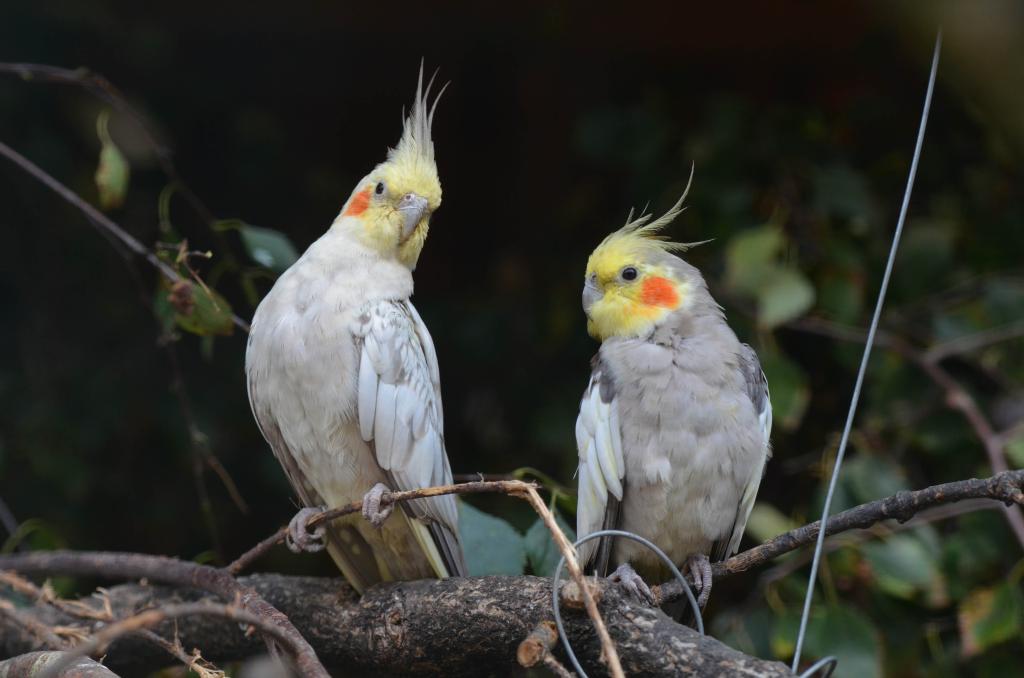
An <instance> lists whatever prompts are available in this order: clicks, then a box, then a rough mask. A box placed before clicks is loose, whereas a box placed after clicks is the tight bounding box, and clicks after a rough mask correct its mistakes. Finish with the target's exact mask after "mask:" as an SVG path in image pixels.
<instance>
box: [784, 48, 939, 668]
mask: <svg viewBox="0 0 1024 678" xmlns="http://www.w3.org/2000/svg"><path fill="white" fill-rule="evenodd" d="M941 48H942V29H941V28H940V29H939V31H938V33H937V34H936V36H935V50H934V52H933V53H932V70H931V74H930V75H929V76H928V90H927V92H926V93H925V95H924V108H923V110H922V111H921V123H920V126H919V127H918V130H917V144H916V145H915V146H914V159H913V160H912V161H911V162H910V176H908V177H907V189H906V191H904V193H903V206H902V207H901V208H900V217H899V220H898V221H897V222H896V232H895V233H894V234H893V236H892V247H891V248H890V249H889V260H888V261H887V262H886V264H885V274H884V275H883V276H882V287H881V288H880V289H879V290H878V300H877V301H876V302H875V314H874V316H872V318H871V327H870V329H868V338H867V343H865V344H864V355H863V356H862V357H861V360H860V370H859V371H858V372H857V382H856V383H855V384H854V387H853V398H852V400H851V401H850V409H849V411H848V412H847V414H846V426H845V427H844V428H843V437H842V439H841V440H840V441H839V450H838V451H837V452H836V462H835V467H834V468H833V469H832V479H831V480H830V481H829V484H828V494H827V495H825V506H824V508H823V509H822V511H821V529H819V530H818V541H817V543H816V544H815V546H814V560H813V561H812V563H811V576H810V578H809V580H808V582H807V595H806V597H805V598H804V612H803V615H802V616H801V617H800V632H799V634H798V635H797V637H796V650H795V651H794V652H793V672H794V673H795V672H796V669H797V667H798V666H799V665H800V652H801V650H803V645H804V635H805V634H806V633H807V620H808V619H809V617H810V614H811V601H812V600H813V599H814V584H815V582H816V581H817V579H818V565H819V563H820V561H821V552H822V546H824V544H825V523H826V522H827V521H828V516H829V512H830V511H831V509H832V496H833V495H834V494H835V491H836V482H837V481H838V480H839V468H840V467H841V466H842V465H843V455H845V454H846V443H847V441H848V440H849V438H850V429H851V428H852V427H853V417H854V415H855V414H856V413H857V402H858V401H859V400H860V390H861V386H862V385H863V384H864V373H865V372H866V371H867V367H868V359H869V358H870V357H871V347H872V345H873V344H874V342H875V331H876V330H877V329H878V319H879V318H880V317H881V315H882V306H883V305H884V303H885V292H886V290H887V289H888V288H889V278H890V276H891V275H892V268H893V262H894V261H895V259H896V249H897V248H898V247H899V244H900V236H901V235H902V234H903V224H904V223H905V222H906V219H907V208H908V207H909V205H910V194H911V192H912V191H913V190H914V178H915V177H916V176H917V163H918V161H919V160H920V158H921V146H922V145H923V144H924V130H925V127H927V125H928V111H929V109H931V105H932V92H933V91H934V90H935V74H936V73H937V72H938V70H939V51H940V50H941Z"/></svg>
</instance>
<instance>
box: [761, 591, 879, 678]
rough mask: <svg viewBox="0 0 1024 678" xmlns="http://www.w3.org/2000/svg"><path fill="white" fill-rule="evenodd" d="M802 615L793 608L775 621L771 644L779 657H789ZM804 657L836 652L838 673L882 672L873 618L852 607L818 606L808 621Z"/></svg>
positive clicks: (866, 676) (860, 677)
mask: <svg viewBox="0 0 1024 678" xmlns="http://www.w3.org/2000/svg"><path fill="white" fill-rule="evenodd" d="M799 624H800V617H799V615H798V614H797V613H796V612H791V613H789V614H787V615H786V616H785V617H783V618H781V619H780V620H779V621H778V623H776V624H775V628H774V630H773V633H772V639H771V646H772V651H773V652H774V653H775V656H776V657H779V658H780V659H781V658H786V657H790V656H792V654H793V651H794V642H795V639H796V634H797V629H798V628H799ZM804 649H805V654H804V657H803V661H804V662H805V663H809V662H810V661H811V659H812V658H820V657H825V656H827V655H835V656H836V658H837V659H838V660H839V665H838V668H837V670H836V675H839V676H858V678H869V677H874V676H881V675H882V644H881V642H880V640H879V637H878V631H877V629H875V627H874V626H873V625H872V624H871V621H870V620H869V619H868V618H867V617H865V616H864V615H863V614H862V613H861V612H860V611H858V610H856V609H854V608H852V607H839V606H836V605H830V606H828V607H823V608H817V609H815V610H814V611H813V612H812V613H811V617H810V619H809V620H808V622H807V635H806V636H805V638H804Z"/></svg>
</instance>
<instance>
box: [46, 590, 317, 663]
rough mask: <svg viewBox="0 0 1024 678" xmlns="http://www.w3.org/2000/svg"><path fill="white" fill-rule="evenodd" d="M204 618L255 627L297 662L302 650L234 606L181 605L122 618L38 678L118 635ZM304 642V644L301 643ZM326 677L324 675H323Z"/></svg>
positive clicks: (260, 619)
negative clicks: (167, 623)
mask: <svg viewBox="0 0 1024 678" xmlns="http://www.w3.org/2000/svg"><path fill="white" fill-rule="evenodd" d="M194 615H204V616H210V617H222V618H224V619H230V620H232V621H236V622H241V623H243V624H248V625H250V626H254V627H256V628H258V629H259V630H260V631H261V632H262V633H263V634H264V635H266V636H269V637H271V638H273V639H274V640H275V641H277V642H278V643H280V644H281V645H282V646H283V647H285V648H286V649H287V650H288V651H289V653H290V654H291V655H292V656H293V657H295V658H296V660H298V658H299V655H300V654H301V653H302V648H300V647H298V646H296V645H295V642H294V638H293V637H292V636H290V635H289V634H287V633H285V632H284V630H283V629H281V628H280V627H279V626H278V625H276V624H274V623H272V622H269V621H268V620H267V619H265V618H264V617H262V616H260V615H256V614H252V613H251V612H247V611H245V610H243V609H241V608H240V607H237V606H235V605H218V604H214V603H209V602H200V603H182V604H179V605H167V606H165V607H158V608H154V609H151V610H145V611H143V612H140V613H138V614H136V615H134V616H131V617H128V618H127V619H122V620H121V621H118V622H115V623H113V624H110V625H109V626H106V627H104V628H103V629H102V630H101V631H99V632H98V633H96V634H95V635H94V636H93V637H92V638H91V639H90V640H88V641H86V642H84V643H80V644H79V645H77V646H75V648H74V649H72V650H69V651H68V652H66V653H65V654H64V656H63V657H62V658H61V660H60V661H58V662H54V663H53V664H52V665H50V666H49V667H47V670H46V672H45V673H43V674H42V675H41V676H40V678H55V677H56V676H58V675H60V672H61V670H62V669H64V668H66V667H68V666H69V665H70V664H71V663H72V662H74V660H75V659H77V658H79V657H84V656H86V655H92V654H95V653H96V652H102V651H103V650H104V649H105V648H106V647H107V646H108V645H109V644H110V643H111V642H113V641H114V640H116V639H117V638H120V637H121V636H123V635H125V634H128V633H133V632H135V631H139V630H142V629H148V628H149V627H151V626H154V625H156V624H159V623H160V622H162V621H164V620H167V619H177V618H179V617H189V616H194ZM303 642H304V641H303ZM324 675H325V676H326V675H327V674H326V672H325V673H324Z"/></svg>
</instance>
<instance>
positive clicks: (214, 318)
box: [153, 280, 234, 336]
mask: <svg viewBox="0 0 1024 678" xmlns="http://www.w3.org/2000/svg"><path fill="white" fill-rule="evenodd" d="M153 308H154V312H155V313H156V315H157V317H158V318H159V319H160V320H161V321H162V322H163V323H164V325H165V329H169V325H168V321H169V319H173V321H174V323H175V324H176V325H177V326H178V327H180V328H181V329H183V330H185V331H186V332H191V333H192V334H198V335H200V336H215V335H222V336H226V335H229V334H231V333H232V332H233V331H234V324H233V319H232V314H231V304H229V303H228V301H227V299H225V298H224V297H222V296H221V295H219V294H217V292H216V291H214V290H207V289H206V288H205V287H203V286H201V285H196V284H194V283H191V282H189V281H187V280H181V281H179V282H176V283H173V284H172V283H170V282H167V281H166V280H164V281H161V284H160V286H159V287H158V288H157V293H156V299H155V300H154V304H153Z"/></svg>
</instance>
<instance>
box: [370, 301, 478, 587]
mask: <svg viewBox="0 0 1024 678" xmlns="http://www.w3.org/2000/svg"><path fill="white" fill-rule="evenodd" d="M355 332H356V335H357V336H358V337H360V338H361V342H359V345H360V351H361V355H360V360H359V364H360V373H359V398H358V402H357V407H358V408H359V421H360V430H361V432H362V433H363V435H364V438H366V439H367V442H370V443H372V445H373V448H374V451H375V454H376V456H377V463H378V464H380V467H381V468H382V469H384V470H385V471H387V472H388V474H389V478H390V480H391V485H392V489H394V490H396V491H402V490H412V489H417V488H421V487H430V486H432V485H444V484H448V483H451V482H452V474H451V469H450V467H449V465H448V458H447V455H446V453H445V449H444V423H443V414H442V407H441V389H440V376H439V370H438V367H437V354H436V352H435V351H434V345H433V341H432V340H431V338H430V334H429V333H428V332H427V329H426V327H425V326H424V325H423V321H422V319H421V318H420V316H419V314H418V313H416V309H415V308H414V307H413V306H412V304H411V303H409V302H407V301H389V300H385V301H379V302H375V303H373V304H371V305H369V306H368V307H366V308H365V309H364V310H363V313H362V314H361V315H360V318H359V322H358V323H357V326H356V328H355ZM364 393H365V394H366V396H365V398H366V400H365V401H364V397H363V394H364ZM373 393H375V394H376V397H375V398H373V399H372V400H371V399H370V394H373ZM364 407H365V408H366V410H370V409H371V408H372V410H373V412H372V426H370V424H369V421H368V420H369V419H370V418H371V414H370V413H369V412H368V411H364V409H363V408H364ZM364 423H366V426H364ZM371 430H372V436H370V437H369V438H367V436H366V433H367V432H368V431H371ZM403 510H405V511H406V512H407V513H409V514H410V515H411V517H412V518H413V519H414V520H413V523H418V524H419V528H422V530H419V528H418V531H417V538H419V539H420V540H421V544H422V545H423V546H424V551H425V552H427V555H428V557H430V558H432V559H440V560H441V561H443V562H441V563H436V564H435V569H437V570H438V571H439V572H443V573H448V574H454V575H462V574H464V573H465V564H464V561H463V556H462V546H461V544H460V542H459V538H458V511H457V507H456V504H455V498H454V497H453V496H450V495H449V496H442V497H432V498H429V499H417V500H415V501H411V502H406V503H405V504H403ZM421 532H422V533H421ZM424 535H426V536H424ZM424 539H426V540H427V541H424ZM428 542H429V543H428Z"/></svg>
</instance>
